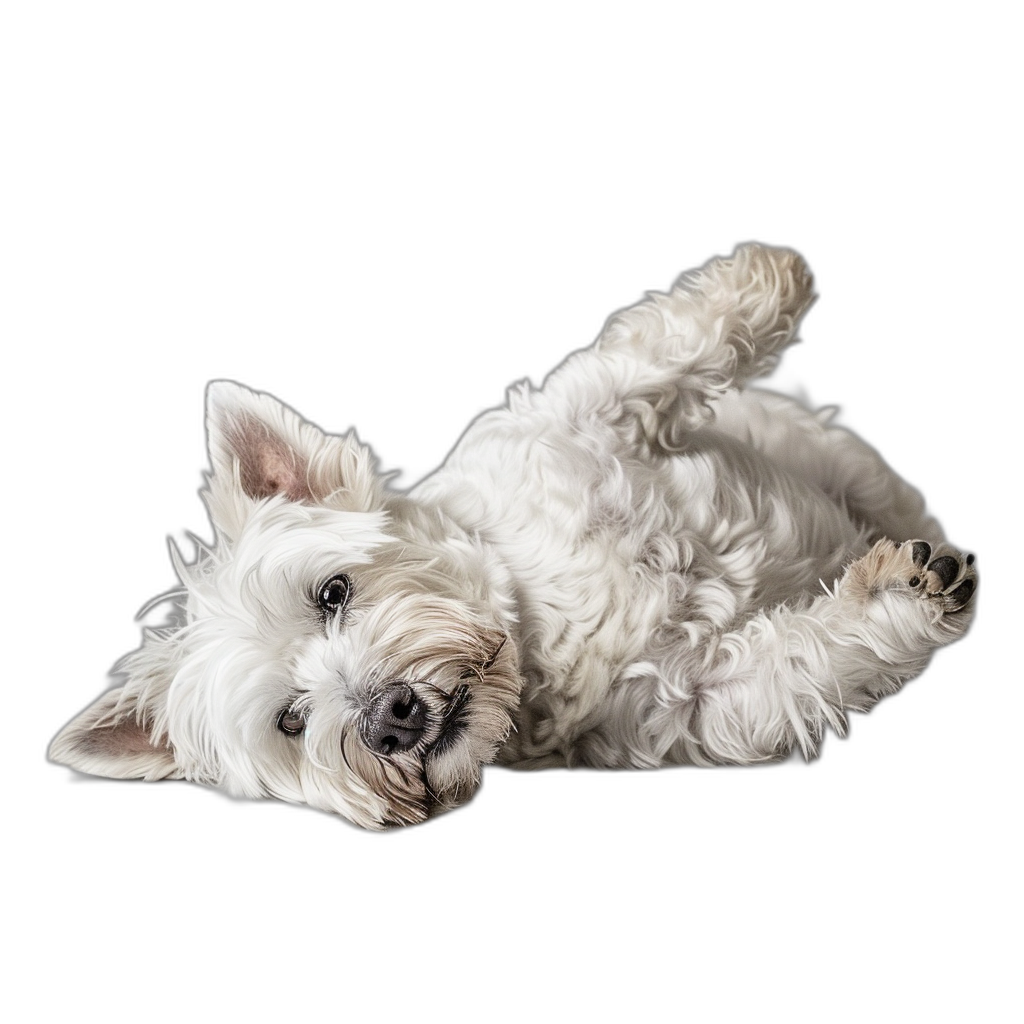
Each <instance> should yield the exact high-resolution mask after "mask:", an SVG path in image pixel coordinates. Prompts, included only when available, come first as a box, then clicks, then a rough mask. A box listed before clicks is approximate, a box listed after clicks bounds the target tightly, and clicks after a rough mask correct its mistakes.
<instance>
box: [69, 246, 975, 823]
mask: <svg viewBox="0 0 1024 1024" xmlns="http://www.w3.org/2000/svg"><path fill="white" fill-rule="evenodd" d="M811 299H812V292H811V278H810V275H809V274H808V272H807V269H806V267H805V266H804V263H803V262H802V260H801V259H800V257H799V256H797V255H796V254H795V253H793V252H789V251H786V250H779V249H767V248H763V247H760V246H754V245H751V246H745V247H743V248H740V249H738V250H737V251H736V253H735V254H734V255H733V256H732V257H731V258H729V259H718V260H713V261H711V262H710V263H709V264H708V265H707V266H706V267H705V268H704V269H703V270H700V271H697V272H694V273H691V274H688V275H684V276H683V277H682V278H681V280H680V281H679V282H678V283H677V284H676V286H675V287H674V288H673V289H672V291H671V292H670V293H669V294H668V295H660V294H655V295H651V296H649V297H648V298H647V299H645V300H644V301H643V302H641V303H640V304H639V305H637V306H634V307H633V308H631V309H628V310H626V311H624V312H621V313H619V314H617V315H615V316H614V317H612V319H611V320H610V321H609V322H608V324H607V326H606V327H605V329H604V331H603V332H602V334H601V336H600V337H599V338H598V340H597V342H596V343H595V344H594V345H593V346H592V347H591V348H589V349H585V350H583V351H580V352H577V353H575V354H574V355H572V356H570V357H569V358H568V359H567V360H566V361H565V362H564V363H563V364H562V365H561V366H560V367H559V368H558V369H557V370H555V371H554V372H553V373H552V374H551V375H550V376H549V377H548V379H547V380H546V381H545V383H544V386H543V388H542V389H540V390H536V389H534V388H532V387H531V386H529V385H528V384H521V385H519V386H518V387H516V388H514V389H513V390H512V391H511V392H510V393H509V396H508V403H507V406H506V407H504V408H501V409H497V410H494V411H491V412H488V413H485V414H484V415H482V416H481V417H479V418H478V419H477V420H476V421H475V422H474V423H473V424H472V425H471V426H470V427H469V429H468V430H467V431H466V433H465V435H464V436H463V438H462V439H461V441H460V442H459V444H458V445H457V446H456V447H455V449H454V450H453V451H452V453H451V454H450V456H449V457H448V459H447V460H446V461H445V463H444V465H443V466H441V467H440V468H439V469H438V470H437V471H436V472H434V473H433V474H432V475H431V476H430V477H428V478H427V479H426V480H425V481H424V482H422V483H421V484H420V485H419V486H417V487H416V488H414V489H413V490H412V491H411V492H410V493H409V494H399V493H395V492H394V491H391V490H389V489H388V487H387V484H386V482H385V480H384V479H382V478H381V477H379V476H377V475H376V474H375V472H374V460H373V457H372V456H371V454H370V452H369V451H368V450H367V449H366V448H364V447H363V446H361V445H360V444H359V443H358V442H357V440H356V439H355V437H354V436H353V435H351V434H349V435H348V436H346V437H336V436H330V435H327V434H324V433H322V432H321V431H320V430H318V429H317V428H316V427H314V426H312V425H311V424H309V423H307V422H305V421H303V420H302V419H300V418H299V417H298V416H296V415H295V414H294V413H293V412H292V411H291V410H289V409H288V408H286V407H285V406H284V405H282V404H280V403H279V402H277V401H276V400H275V399H273V398H271V397H270V396H269V395H264V394H257V393H255V392H252V391H248V390H246V389H245V388H242V387H239V386H238V385H235V384H229V383H224V382H218V383H214V384H211V385H210V387H209V393H208V428H209V448H210V460H211V463H212V467H213V472H212V475H211V476H210V479H209V489H208V491H206V492H204V494H205V497H206V500H207V502H208V505H209V511H210V518H211V520H212V522H213V527H214V531H215V543H214V544H213V545H212V546H211V547H210V548H208V549H207V548H205V547H202V548H200V550H199V552H198V554H197V558H196V561H195V562H194V563H193V564H185V563H184V561H183V559H182V558H181V557H180V556H178V557H175V567H176V569H177V572H178V574H179V576H180V578H181V581H182V585H183V586H182V590H181V591H180V593H178V594H176V595H172V596H173V597H174V598H175V600H176V614H175V621H173V622H172V624H171V625H170V626H169V627H168V628H165V629H160V630H151V631H147V632H146V634H145V638H144V642H143V644H142V647H141V648H140V649H139V650H137V651H135V652H134V653H132V654H130V655H129V656H128V657H127V658H126V659H125V660H124V661H123V662H122V664H121V665H120V667H119V671H120V675H121V676H122V677H123V678H122V685H120V686H119V687H118V688H116V689H112V690H110V691H108V692H107V693H105V694H104V695H103V696H102V697H100V699H99V700H98V701H97V702H96V703H95V704H93V705H92V707H90V708H88V709H87V710H86V711H84V712H83V713H82V714H81V715H79V716H78V717H77V718H76V719H74V720H73V721H72V722H71V723H69V724H68V725H67V726H66V727H65V728H64V730H63V731H62V732H61V733H60V734H59V735H58V736H57V738H56V739H55V740H54V741H53V744H52V746H51V748H50V756H51V757H52V758H53V759H54V760H55V761H59V762H62V763H64V764H68V765H71V766H72V767H74V768H77V769H80V770H82V771H86V772H91V773H94V774H98V775H106V776H113V777H117V778H143V779H163V778H186V779H192V780H194V781H197V782H204V783H208V784H211V785H217V786H222V787H224V788H225V789H227V790H229V791H230V792H232V793H234V794H238V795H244V796H248V797H266V796H273V797H278V798H281V799H284V800H290V801H295V802H304V803H308V804H311V805H313V806H314V807H320V808H324V809H326V810H330V811H336V812H338V813H340V814H342V815H344V816H345V817H347V818H349V819H351V820H352V821H354V822H357V823H358V824H360V825H364V826H367V827H369V828H381V827H384V826H387V825H391V824H399V823H401V824H406V823H411V822H418V821H422V820H424V819H425V818H427V817H428V816H429V815H430V814H431V813H432V812H433V811H435V810H436V809H439V808H445V807H450V806H453V805H455V804H457V803H459V802H461V801H463V800H465V799H467V798H468V797H469V796H470V795H471V794H472V793H473V791H474V790H475V788H476V786H477V785H478V783H479V781H480V770H481V765H484V764H487V763H488V762H490V761H494V760H495V759H497V760H499V761H500V762H502V763H505V764H509V765H519V766H541V765H566V764H569V765H591V766H599V767H607V768H627V767H629V768H647V767H654V766H657V765H663V764H681V763H685V764H700V765H709V764H751V763H755V762H762V761H769V760H772V759H775V758H780V757H783V756H785V755H786V753H787V752H789V751H790V750H791V749H793V748H794V747H797V748H799V749H800V750H801V751H802V752H803V754H804V755H805V756H812V755H813V754H814V753H815V751H816V748H817V745H818V743H819V740H820V739H821V736H822V733H823V731H824V729H825V727H826V726H831V727H832V728H833V729H836V730H838V731H842V730H843V727H844V724H845V713H846V711H847V710H849V709H857V710H864V709H866V708H868V707H869V706H871V705H872V704H873V703H874V702H875V701H877V700H878V699H879V698H880V697H881V696H883V695H884V694H886V693H891V692H892V691H894V690H896V689H897V688H898V687H899V686H900V684H901V683H902V682H903V681H904V680H906V679H909V678H911V677H912V676H914V675H916V674H917V673H919V672H920V671H921V670H922V669H923V667H924V666H925V664H926V662H927V661H928V658H929V656H930V654H931V652H932V650H933V649H934V648H936V647H938V646H940V645H942V644H946V643H949V642H950V641H952V640H955V639H957V638H958V637H959V636H961V635H962V634H963V633H964V631H965V630H966V629H967V626H968V622H969V619H970V616H971V610H972V602H971V598H972V595H973V592H974V589H975V585H976V579H977V577H976V572H975V568H974V566H973V562H974V559H973V557H972V556H969V555H968V556H967V557H962V556H961V555H960V554H959V553H958V552H956V551H954V550H953V549H951V548H949V547H947V546H943V538H942V533H941V530H940V528H939V526H938V524H937V523H936V522H935V520H934V519H932V518H930V517H929V516H927V515H926V514H925V511H924V505H923V502H922V501H921V499H920V497H919V496H918V495H917V493H916V492H915V491H914V490H912V489H911V488H910V487H909V486H908V485H907V484H905V483H904V482H903V481H902V480H900V479H899V478H898V477H897V476H896V475H895V474H894V473H893V472H892V471H891V470H890V469H889V468H888V467H887V466H886V465H885V464H884V463H883V462H882V460H881V459H880V458H879V456H878V455H877V454H876V453H875V452H874V451H872V450H871V449H870V448H868V447H867V446H866V445H864V444H863V443H862V442H860V441H858V440H857V439H856V438H855V437H853V436H852V435H851V434H849V433H848V432H847V431H845V430H842V429H840V428H837V427H834V426H830V425H829V424H828V423H827V421H826V418H825V417H822V416H820V415H815V414H813V413H811V412H809V411H808V410H806V409H805V408H803V407H802V406H800V405H798V404H796V403H795V402H793V401H791V400H789V399H786V398H782V397H780V396H777V395H772V394H768V393H765V392H758V391H744V390H737V389H741V388H742V386H743V385H744V384H745V383H746V381H747V380H748V379H749V378H751V377H753V376H755V375H757V374H761V373H764V372H765V371H766V370H767V369H769V368H770V367H771V366H772V365H773V364H774V362H775V360H776V357H777V356H778V354H779V352H780V351H781V350H782V349H783V348H784V347H785V346H786V345H788V344H789V343H790V342H791V341H792V340H793V338H794V332H795V330H796V326H797V323H798V321H799V319H800V317H801V315H802V314H803V313H804V311H805V310H806V309H807V307H808V305H809V304H810V302H811Z"/></svg>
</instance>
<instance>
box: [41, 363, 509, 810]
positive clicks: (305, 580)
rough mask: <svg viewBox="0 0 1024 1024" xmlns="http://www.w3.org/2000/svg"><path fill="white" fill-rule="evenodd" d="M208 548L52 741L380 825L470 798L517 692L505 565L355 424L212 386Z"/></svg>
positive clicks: (64, 752)
mask: <svg viewBox="0 0 1024 1024" xmlns="http://www.w3.org/2000/svg"><path fill="white" fill-rule="evenodd" d="M208 429H209V441H210V458H211V463H212V466H213V474H212V476H211V479H210V483H209V490H208V491H207V492H206V494H205V497H206V498H207V501H208V504H209V506H210V516H211V519H212V521H213V525H214V529H215V532H216V543H215V544H214V545H213V546H212V547H211V548H210V549H205V548H201V549H200V551H199V555H198V557H197V560H196V562H195V563H194V564H191V565H186V564H184V562H183V560H182V559H181V558H180V557H176V558H175V566H176V569H177V571H178V574H179V576H180V577H181V581H182V584H183V590H182V591H181V593H180V594H179V595H176V597H175V600H176V602H177V613H178V621H177V622H176V623H175V624H173V625H171V626H169V627H168V628H166V629H160V630H150V631H147V632H146V636H145V641H144V643H143V645H142V647H141V648H140V649H139V650H138V651H136V652H134V653H133V654H131V655H129V656H128V657H127V658H126V659H125V661H124V662H123V663H122V665H121V666H120V668H119V671H120V674H121V675H123V677H124V685H123V686H121V687H119V688H118V689H115V690H111V691H109V692H108V693H106V694H104V695H103V696H102V697H101V698H100V699H99V700H98V701H97V702H96V703H95V704H94V705H93V706H92V707H90V708H88V709H87V710H86V711H84V712H83V713H82V714H81V715H80V716H79V717H78V718H76V719H75V720H74V721H72V722H71V723H69V724H68V726H66V727H65V729H64V730H63V731H62V732H61V733H60V734H59V735H58V736H57V738H56V739H55V740H54V742H53V744H52V746H51V749H50V756H51V757H52V758H53V759H54V760H56V761H60V762H62V763H65V764H68V765H71V766H72V767H74V768H77V769H79V770H81V771H86V772H90V773H93V774H98V775H106V776H111V777H115V778H145V779H160V778H187V779H192V780H194V781H197V782H204V783H207V784H211V785H218V786H222V787H224V788H226V789H227V790H229V791H230V792H232V793H235V794H237V795H243V796H249V797H260V796H272V797H277V798H280V799H284V800H289V801H296V802H303V803H308V804H311V805H313V806H315V807H319V808H323V809H325V810H330V811H335V812H338V813H340V814H342V815H344V816H345V817H347V818H349V819H350V820H352V821H354V822H356V823H357V824H360V825H363V826H366V827H369V828H382V827H385V826H387V825H390V824H408V823H412V822H418V821H422V820H424V819H425V818H426V817H427V816H428V815H429V814H430V813H431V812H432V811H433V810H434V809H436V808H443V807H448V806H453V805H455V804H457V803H460V802H462V801H463V800H465V799H466V798H468V797H469V796H470V795H471V794H472V792H473V791H474V790H475V788H476V786H477V785H478V783H479V779H480V767H481V765H482V764H484V763H487V762H489V761H491V760H493V759H494V756H495V754H496V752H497V749H498V747H499V746H500V744H501V743H502V741H503V740H504V739H505V737H506V736H507V734H508V731H509V729H510V727H511V715H512V712H513V711H514V709H515V707H516V704H517V702H518V697H519V689H520V685H521V684H520V679H519V674H518V668H517V661H516V651H515V649H514V643H513V641H512V640H511V638H510V637H509V636H508V635H507V633H506V632H505V631H504V629H503V626H502V624H503V623H507V622H509V621H510V616H511V613H512V609H511V608H510V607H508V606H507V603H506V598H505V597H503V596H502V595H504V594H506V593H507V592H508V588H507V587H506V586H504V580H503V577H502V570H501V568H500V567H499V566H497V565H494V564H491V563H490V562H489V561H488V555H487V554H486V551H485V550H484V549H483V548H482V547H480V546H479V545H477V544H476V543H475V542H474V541H473V539H472V538H470V537H467V536H465V535H463V534H462V533H461V532H460V531H458V530H457V529H455V528H454V527H452V526H451V525H450V524H447V523H446V522H445V521H444V520H443V518H442V517H441V516H440V515H439V514H437V513H436V512H431V511H430V510H427V509H423V508H420V507H419V506H417V505H416V504H415V503H413V502H411V501H409V500H407V499H405V498H403V497H399V496H395V495H389V494H388V493H387V491H386V488H385V487H384V484H383V481H382V480H381V479H380V478H379V477H378V476H377V475H376V474H375V473H374V471H373V465H372V457H371V456H370V454H369V452H368V451H367V450H366V449H365V448H363V447H362V446H360V445H359V444H358V443H357V442H356V441H355V439H354V438H352V437H351V436H349V437H344V438H341V437H331V436H328V435H325V434H323V433H322V432H321V431H319V430H318V429H317V428H315V427H313V426H312V425H311V424H308V423H305V422H303V421H302V420H300V419H299V418H298V417H297V416H295V414H294V413H292V412H291V411H290V410H288V409H287V408H286V407H284V406H282V405H281V404H280V403H278V402H276V401H275V400H274V399H272V398H270V397H269V396H267V395H260V394H256V393H254V392H250V391H247V390H246V389H244V388H240V387H238V386H237V385H230V384H225V383H219V384H214V385H211V386H210V391H209V416H208Z"/></svg>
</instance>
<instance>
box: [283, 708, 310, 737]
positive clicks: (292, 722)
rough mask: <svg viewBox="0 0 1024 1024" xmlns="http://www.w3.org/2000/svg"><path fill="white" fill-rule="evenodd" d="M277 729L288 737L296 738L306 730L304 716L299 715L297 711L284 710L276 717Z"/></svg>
mask: <svg viewBox="0 0 1024 1024" xmlns="http://www.w3.org/2000/svg"><path fill="white" fill-rule="evenodd" d="M277 727H278V729H280V730H281V732H283V733H285V734H286V735H288V736H298V735H299V733H300V732H302V730H303V729H305V728H306V719H305V716H303V715H300V714H299V713H298V712H297V711H292V709H291V708H285V709H284V711H282V712H281V714H280V715H278V716H277Z"/></svg>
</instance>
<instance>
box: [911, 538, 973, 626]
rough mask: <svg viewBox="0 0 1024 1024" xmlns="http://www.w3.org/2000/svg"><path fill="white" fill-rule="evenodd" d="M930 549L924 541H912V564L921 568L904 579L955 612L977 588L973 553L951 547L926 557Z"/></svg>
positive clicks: (944, 608) (969, 598)
mask: <svg viewBox="0 0 1024 1024" xmlns="http://www.w3.org/2000/svg"><path fill="white" fill-rule="evenodd" d="M931 553H932V552H931V547H930V546H929V545H928V544H926V543H925V542H924V541H914V542H913V556H914V565H915V567H918V568H921V569H922V571H921V572H919V573H915V574H914V575H913V576H911V577H910V579H909V580H908V581H907V582H908V584H909V585H910V586H911V587H912V588H914V589H915V590H917V591H918V592H919V593H920V594H921V596H922V597H924V598H926V599H930V600H934V601H938V602H940V603H941V604H942V606H943V611H945V612H947V613H948V612H958V611H960V610H961V609H962V608H964V607H966V605H967V604H968V602H969V601H970V600H971V598H972V597H973V596H974V592H975V591H976V590H977V588H978V574H977V570H976V569H975V568H974V562H975V558H974V555H966V556H965V555H962V554H960V553H959V552H958V551H952V552H947V553H945V554H942V555H939V556H938V557H937V558H933V559H932V560H931V561H928V558H929V557H930V556H931ZM919 556H921V557H919ZM926 563H927V564H926Z"/></svg>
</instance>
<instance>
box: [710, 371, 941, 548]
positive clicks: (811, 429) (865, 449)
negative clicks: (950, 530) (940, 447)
mask: <svg viewBox="0 0 1024 1024" xmlns="http://www.w3.org/2000/svg"><path fill="white" fill-rule="evenodd" d="M713 410H714V418H713V420H712V421H711V422H710V424H709V426H711V427H713V428H714V429H715V430H720V431H723V432H724V433H726V434H729V435H730V436H732V437H735V438H737V439H738V440H740V441H742V442H743V443H744V444H746V445H749V446H750V447H751V448H753V449H755V450H756V451H758V452H760V453H761V454H762V455H765V456H767V457H768V458H769V459H771V460H772V461H773V462H774V463H775V464H776V465H778V466H781V467H782V468H783V469H785V470H786V471H787V472H788V473H790V474H791V475H793V476H795V477H797V478H799V479H801V480H804V481H806V482H807V483H809V484H812V485H814V486H815V487H818V488H820V489H821V490H822V491H824V492H825V494H827V495H828V496H829V498H831V499H832V500H833V501H834V502H835V503H836V504H837V505H839V506H840V507H841V508H843V509H844V510H845V511H846V512H847V513H848V514H849V515H850V516H851V517H852V518H853V519H854V520H855V521H856V522H857V523H859V524H862V525H864V526H866V527H868V528H869V530H870V531H871V532H872V533H873V534H874V535H875V536H876V537H888V538H889V539H890V540H902V539H903V538H904V537H920V538H921V539H923V540H926V541H928V542H929V543H930V544H932V545H937V544H939V543H940V542H941V541H942V540H943V539H944V538H943V532H942V527H941V526H939V524H938V522H936V520H935V519H934V518H933V517H932V516H930V515H929V514H928V513H927V512H926V511H925V503H924V499H923V498H922V497H921V495H920V493H919V492H918V491H917V490H916V489H915V488H913V487H911V486H910V484H908V483H907V482H906V481H905V480H903V479H902V478H901V477H900V476H899V475H898V474H897V473H896V472H894V470H893V469H892V468H891V467H890V466H889V465H888V464H887V463H886V461H885V460H884V459H883V458H882V457H881V455H879V454H878V452H876V451H875V450H874V448H872V447H871V446H870V445H868V444H866V443H865V442H864V441H862V440H861V439H860V438H859V437H857V436H856V435H855V434H853V433H851V432H850V431H849V430H847V429H845V428H844V427H839V426H836V425H835V424H833V423H831V422H830V421H831V419H832V415H833V410H827V409H826V410H822V411H820V412H812V411H811V410H810V409H807V408H806V407H805V406H803V405H801V404H800V403H799V402H797V401H795V400H794V399H791V398H787V397H785V396H783V395H777V394H773V393H771V392H768V391H759V390H756V389H751V390H746V391H738V392H736V391H734V392H730V393H729V394H726V395H723V396H722V397H721V398H720V399H718V400H717V401H716V402H715V403H714V405H713Z"/></svg>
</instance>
